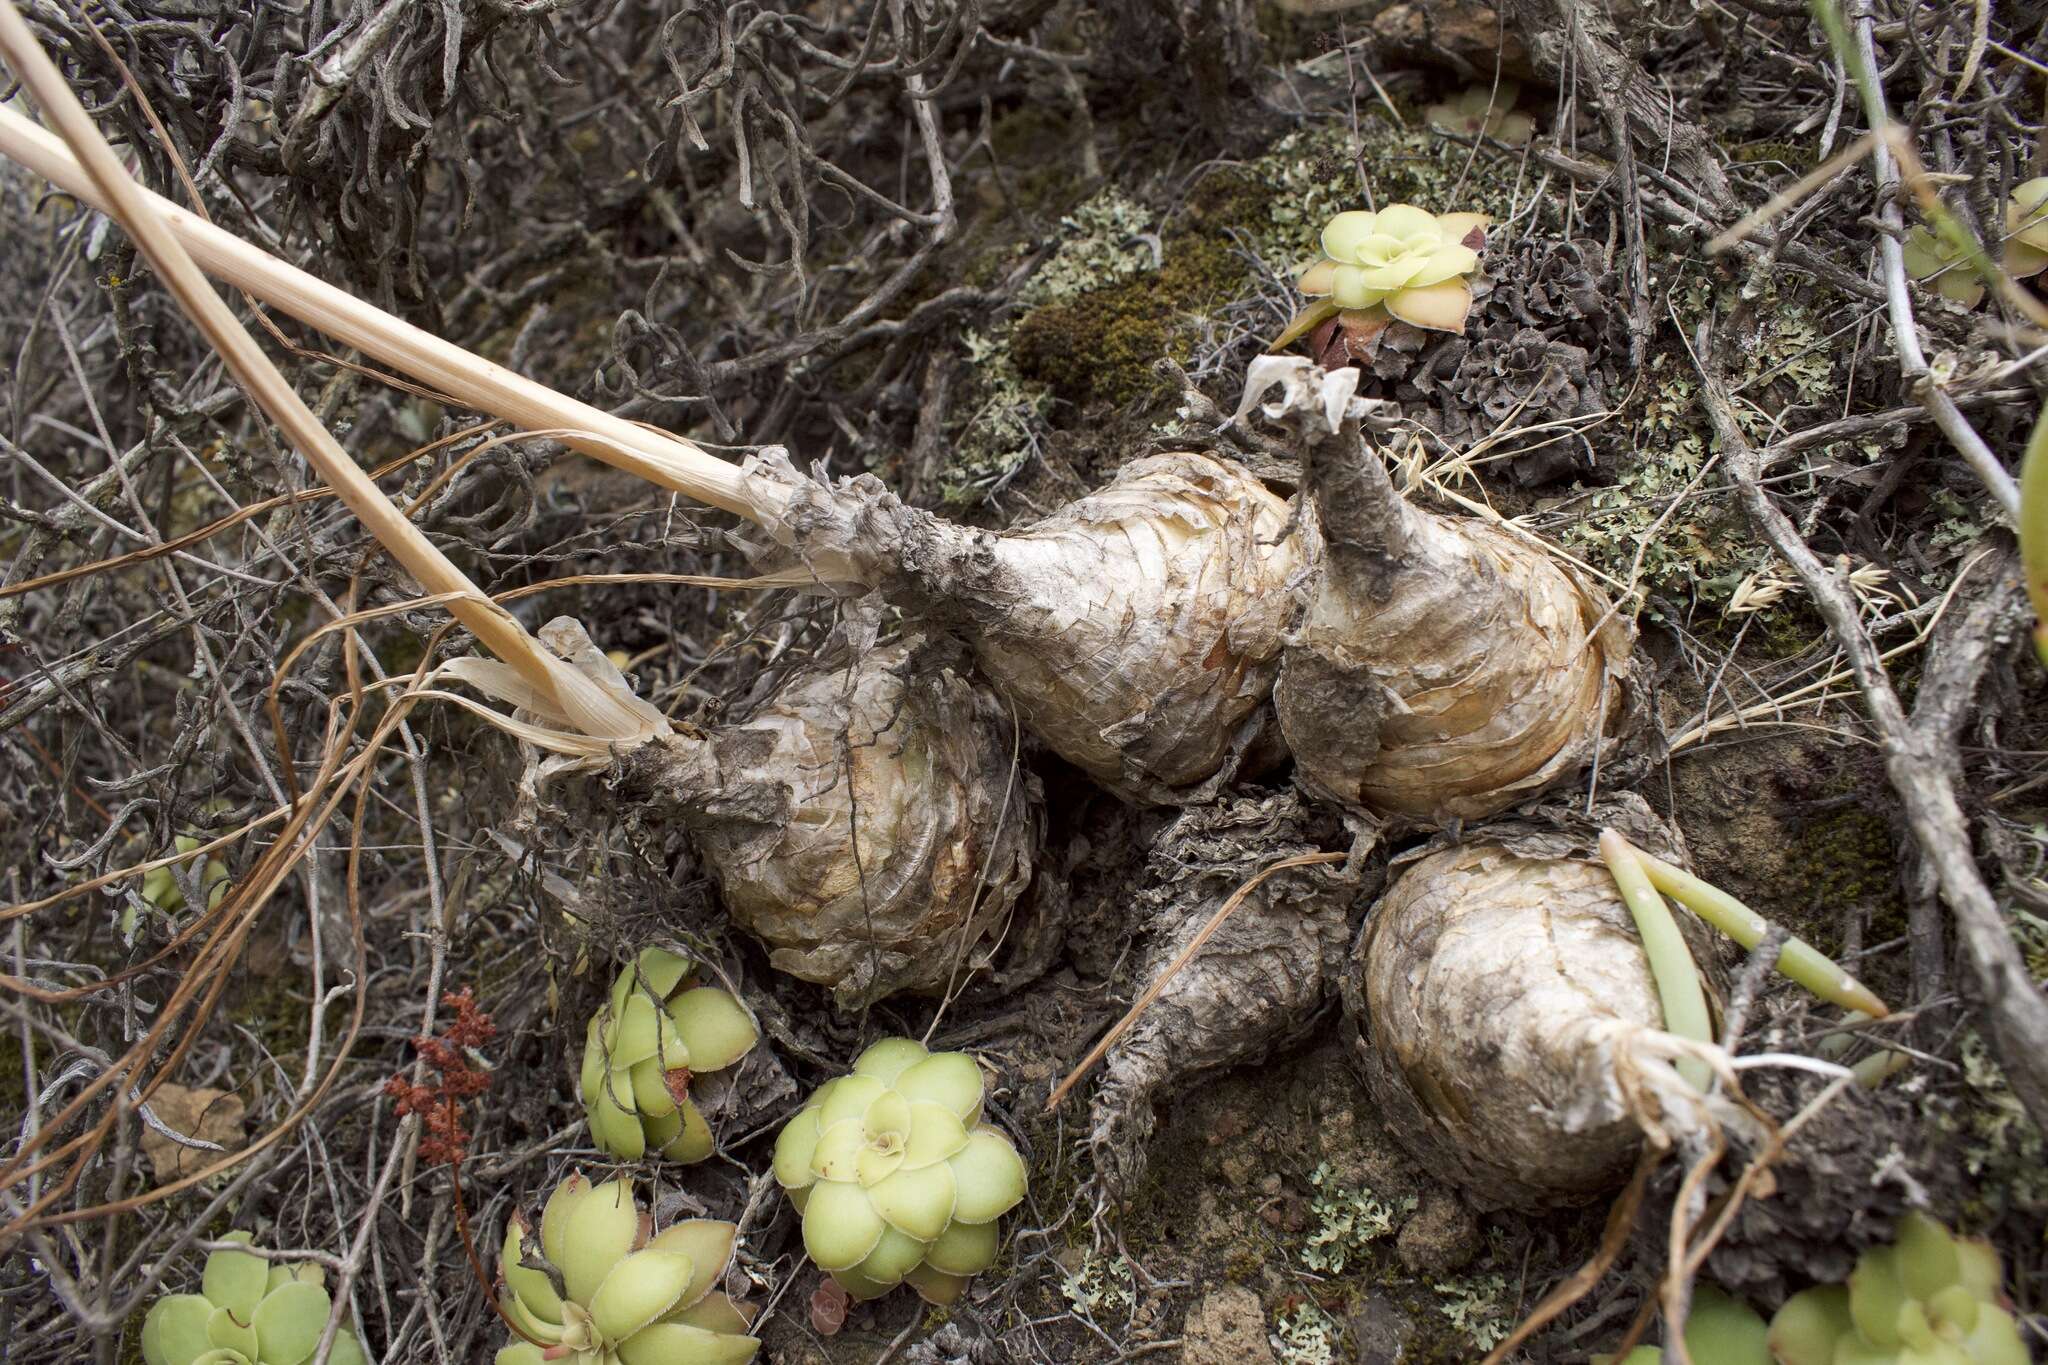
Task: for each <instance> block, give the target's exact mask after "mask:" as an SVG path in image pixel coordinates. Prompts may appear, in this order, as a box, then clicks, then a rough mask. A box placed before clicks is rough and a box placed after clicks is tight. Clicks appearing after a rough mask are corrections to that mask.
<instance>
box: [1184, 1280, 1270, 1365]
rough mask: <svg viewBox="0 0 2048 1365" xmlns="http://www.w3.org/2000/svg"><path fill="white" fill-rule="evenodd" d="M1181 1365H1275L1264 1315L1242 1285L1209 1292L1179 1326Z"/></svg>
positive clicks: (1256, 1301) (1253, 1296)
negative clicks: (1267, 1342)
mask: <svg viewBox="0 0 2048 1365" xmlns="http://www.w3.org/2000/svg"><path fill="white" fill-rule="evenodd" d="M1180 1335H1181V1346H1180V1358H1181V1361H1182V1365H1274V1359H1273V1348H1272V1347H1271V1346H1269V1345H1267V1344H1266V1313H1265V1310H1264V1309H1263V1308H1262V1307H1260V1305H1259V1296H1258V1295H1257V1294H1254V1293H1252V1291H1251V1290H1249V1289H1246V1288H1244V1287H1243V1286H1242V1285H1229V1286H1226V1287H1225V1288H1222V1289H1216V1290H1211V1291H1210V1292H1209V1293H1208V1294H1205V1295H1204V1296H1203V1297H1202V1301H1201V1302H1200V1303H1198V1304H1196V1305H1195V1306H1194V1307H1193V1308H1190V1309H1189V1310H1188V1316H1187V1321H1186V1322H1185V1323H1183V1324H1182V1325H1181V1333H1180Z"/></svg>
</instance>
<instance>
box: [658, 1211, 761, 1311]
mask: <svg viewBox="0 0 2048 1365" xmlns="http://www.w3.org/2000/svg"><path fill="white" fill-rule="evenodd" d="M739 1233H740V1230H739V1228H738V1227H736V1226H735V1225H733V1224H731V1223H725V1222H721V1221H719V1220H718V1219H716V1218H685V1219H683V1220H682V1221H681V1222H679V1223H670V1224H669V1225H668V1226H667V1227H665V1228H663V1229H662V1230H661V1231H660V1232H657V1233H655V1234H654V1237H653V1239H652V1240H650V1241H649V1242H648V1243H647V1249H648V1250H649V1251H673V1252H676V1253H678V1254H680V1255H683V1256H687V1257H689V1258H690V1265H691V1268H692V1270H693V1272H694V1273H693V1274H692V1275H691V1277H690V1283H689V1284H688V1285H686V1286H685V1287H684V1289H683V1293H682V1297H681V1298H679V1299H677V1300H676V1307H677V1308H678V1309H684V1308H689V1307H690V1306H691V1305H693V1304H696V1303H699V1302H701V1301H702V1300H703V1299H704V1297H705V1296H706V1295H708V1294H709V1293H710V1292H711V1291H712V1290H713V1289H714V1288H716V1287H717V1285H718V1278H719V1276H720V1275H722V1274H724V1273H725V1267H726V1265H727V1263H729V1262H730V1261H731V1260H732V1253H733V1246H734V1243H735V1242H736V1241H737V1240H738V1238H739Z"/></svg>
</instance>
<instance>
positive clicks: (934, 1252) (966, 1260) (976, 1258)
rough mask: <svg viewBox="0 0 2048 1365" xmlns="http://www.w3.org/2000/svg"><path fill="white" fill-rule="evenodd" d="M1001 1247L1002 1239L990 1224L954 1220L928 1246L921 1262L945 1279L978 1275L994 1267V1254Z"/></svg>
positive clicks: (993, 1225) (991, 1223) (993, 1223)
mask: <svg viewBox="0 0 2048 1365" xmlns="http://www.w3.org/2000/svg"><path fill="white" fill-rule="evenodd" d="M1001 1245H1002V1237H1001V1234H1000V1233H999V1232H998V1230H997V1228H996V1224H995V1222H994V1220H990V1221H989V1222H986V1223H963V1222H961V1221H960V1220H959V1219H958V1218H955V1219H954V1220H953V1222H952V1223H951V1224H950V1225H949V1226H948V1227H947V1228H946V1230H945V1231H944V1232H942V1233H940V1234H939V1238H938V1240H937V1241H935V1242H933V1243H932V1244H931V1248H930V1250H928V1251H927V1252H926V1253H925V1260H926V1261H927V1262H929V1263H930V1264H931V1267H932V1268H933V1269H934V1270H942V1271H944V1272H945V1273H946V1274H948V1275H961V1276H968V1275H979V1274H980V1273H981V1272H982V1271H984V1270H987V1269H988V1268H989V1267H990V1266H991V1265H993V1264H995V1259H996V1250H997V1248H998V1247H1000V1246H1001Z"/></svg>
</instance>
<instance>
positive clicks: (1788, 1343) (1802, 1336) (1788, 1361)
mask: <svg viewBox="0 0 2048 1365" xmlns="http://www.w3.org/2000/svg"><path fill="white" fill-rule="evenodd" d="M1855 1330H1856V1324H1855V1323H1854V1322H1852V1321H1851V1320H1850V1317H1849V1291H1848V1289H1847V1288H1846V1287H1844V1286H1842V1285H1839V1284H1828V1285H1818V1286H1816V1287H1814V1288H1812V1289H1805V1290H1801V1291H1800V1292H1799V1293H1797V1294H1794V1295H1793V1296H1792V1297H1791V1298H1789V1299H1787V1300H1785V1304H1784V1306H1783V1307H1782V1308H1780V1309H1779V1310H1778V1312H1777V1315H1776V1316H1774V1317H1773V1318H1772V1319H1771V1328H1770V1344H1771V1350H1772V1352H1773V1353H1774V1354H1775V1355H1776V1356H1777V1358H1778V1360H1779V1362H1780V1365H1833V1361H1834V1358H1835V1343H1837V1342H1838V1341H1840V1340H1841V1339H1842V1338H1843V1337H1845V1336H1847V1335H1848V1334H1849V1333H1851V1332H1853V1331H1855Z"/></svg>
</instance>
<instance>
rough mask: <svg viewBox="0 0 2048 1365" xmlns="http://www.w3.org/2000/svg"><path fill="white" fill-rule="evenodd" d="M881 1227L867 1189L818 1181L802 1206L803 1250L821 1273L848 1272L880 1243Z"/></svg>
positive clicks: (841, 1182) (847, 1184) (882, 1224)
mask: <svg viewBox="0 0 2048 1365" xmlns="http://www.w3.org/2000/svg"><path fill="white" fill-rule="evenodd" d="M884 1226H885V1225H884V1223H883V1222H882V1215H881V1214H880V1213H878V1212H877V1211H876V1210H875V1206H874V1205H873V1204H872V1203H871V1202H870V1201H869V1197H868V1192H867V1191H866V1190H863V1189H862V1188H861V1187H860V1186H858V1185H855V1184H852V1183H850V1182H845V1181H838V1180H821V1181H819V1182H818V1183H817V1184H816V1185H813V1186H812V1187H811V1193H810V1199H809V1202H807V1203H806V1204H805V1205H804V1251H805V1252H806V1253H807V1254H808V1255H809V1256H810V1258H811V1260H812V1261H813V1262H814V1263H816V1265H817V1266H818V1268H819V1269H820V1270H850V1269H852V1268H853V1267H854V1266H857V1265H859V1264H860V1263H861V1262H862V1261H864V1260H866V1259H867V1258H868V1253H869V1252H871V1251H873V1250H874V1249H875V1245H876V1244H877V1243H878V1242H880V1241H881V1240H882V1229H883V1227H884ZM934 1235H936V1234H934Z"/></svg>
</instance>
